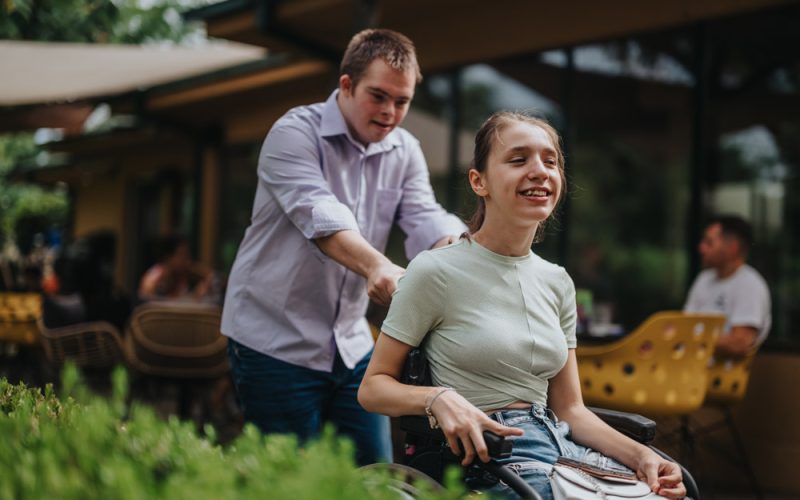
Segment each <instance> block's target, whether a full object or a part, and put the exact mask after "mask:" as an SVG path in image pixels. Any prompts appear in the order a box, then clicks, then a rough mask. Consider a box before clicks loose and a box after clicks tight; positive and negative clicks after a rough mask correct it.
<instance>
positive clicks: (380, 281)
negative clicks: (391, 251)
mask: <svg viewBox="0 0 800 500" xmlns="http://www.w3.org/2000/svg"><path fill="white" fill-rule="evenodd" d="M405 272H406V270H405V269H403V268H402V267H400V266H398V265H395V264H393V263H392V262H391V261H389V259H385V261H384V262H381V263H379V264H378V265H377V266H375V267H373V268H372V269H370V271H369V273H368V274H367V295H369V298H370V299H372V301H373V302H376V303H378V304H380V305H382V306H388V305H389V303H390V302H391V301H392V294H393V293H394V291H395V290H396V289H397V280H399V279H400V276H402V275H403V274H404V273H405Z"/></svg>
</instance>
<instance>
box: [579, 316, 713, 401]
mask: <svg viewBox="0 0 800 500" xmlns="http://www.w3.org/2000/svg"><path fill="white" fill-rule="evenodd" d="M724 323H725V317H724V316H722V315H709V314H684V313H682V312H659V313H656V314H654V315H652V316H650V317H649V318H648V319H647V320H646V321H645V322H644V323H642V325H641V326H639V328H637V329H636V330H635V331H633V332H632V333H631V334H629V335H627V336H625V337H624V338H622V339H620V340H617V341H615V342H611V343H609V344H604V345H599V346H580V345H579V346H578V350H577V357H578V371H579V374H580V380H581V387H582V392H583V399H584V401H586V403H587V404H589V405H591V406H599V407H601V408H611V409H615V410H621V411H627V412H633V413H640V414H642V415H646V416H659V415H675V416H677V415H688V414H689V413H691V412H693V411H695V410H697V409H698V408H699V407H700V406H701V405H702V404H703V400H704V399H705V395H706V387H707V380H708V378H707V377H708V374H707V365H708V360H709V358H710V357H711V355H712V353H713V350H714V344H715V342H716V339H717V337H718V336H719V335H720V333H721V332H722V328H723V325H724Z"/></svg>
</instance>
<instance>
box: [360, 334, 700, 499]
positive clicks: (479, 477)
mask: <svg viewBox="0 0 800 500" xmlns="http://www.w3.org/2000/svg"><path fill="white" fill-rule="evenodd" d="M401 381H402V382H403V383H405V384H409V385H418V386H430V385H432V382H431V379H430V370H429V367H428V363H427V360H426V359H425V356H424V353H423V352H422V350H420V349H419V348H417V349H412V350H411V352H410V353H409V354H408V357H407V358H406V362H405V366H404V367H403V375H402V377H401ZM590 410H591V411H593V412H594V413H595V414H596V415H597V416H598V417H600V418H601V419H602V420H603V421H605V422H606V423H607V424H609V425H610V426H611V427H613V428H614V429H616V430H618V431H619V432H621V433H622V434H625V435H626V436H628V437H630V438H632V439H634V440H635V441H638V442H640V443H642V444H645V445H648V446H650V445H649V443H650V442H651V441H652V440H653V439H654V438H655V434H656V423H655V422H653V421H652V420H650V419H648V418H646V417H643V416H641V415H637V414H633V413H625V412H619V411H614V410H605V409H599V408H590ZM398 424H399V428H400V429H401V430H402V431H405V433H406V439H405V450H404V452H405V454H404V463H403V464H375V465H372V466H367V467H375V468H388V469H389V470H391V471H394V472H395V473H396V477H397V476H399V477H400V479H398V481H397V483H396V485H395V486H396V487H397V489H398V491H399V492H400V493H401V494H402V496H404V497H406V498H414V497H415V496H416V493H417V490H416V488H415V487H414V486H413V483H414V482H415V481H422V482H424V483H427V484H428V485H430V487H431V488H432V489H433V490H436V489H441V488H442V486H441V482H442V479H443V476H444V472H445V469H446V468H448V467H449V466H453V465H455V466H459V467H460V466H461V465H460V462H461V461H460V459H459V458H458V457H457V456H456V455H455V454H453V453H452V452H451V450H450V448H449V447H448V446H447V440H446V439H445V436H444V433H443V432H442V431H441V430H440V429H431V428H430V426H429V424H428V420H427V418H426V417H423V416H403V417H400V418H399V421H398ZM483 436H484V439H485V440H486V445H487V448H488V449H489V456H490V457H491V459H490V460H489V462H487V463H483V462H481V461H480V460H478V459H476V460H475V461H474V462H473V463H472V464H471V465H469V466H467V467H465V468H464V474H463V478H464V481H465V482H466V485H467V488H468V489H474V488H478V489H481V488H482V487H483V488H485V487H488V486H490V485H491V484H492V483H493V482H494V483H496V482H497V481H498V480H499V481H502V482H504V483H505V484H506V485H508V487H509V488H510V489H511V490H512V491H513V492H514V493H516V494H517V495H519V497H520V498H524V499H539V498H540V496H539V494H538V493H537V492H536V491H535V490H534V489H533V488H532V487H531V486H530V485H529V484H528V483H526V482H525V481H523V480H522V479H521V478H520V476H519V475H517V473H516V472H514V470H513V469H511V468H510V467H507V466H504V465H502V464H500V463H499V462H498V461H497V459H498V458H505V457H509V456H511V452H512V449H513V441H512V440H507V439H505V438H503V437H502V436H498V435H496V434H494V433H491V432H489V431H484V433H483ZM650 448H651V449H652V450H653V451H655V452H656V453H658V454H659V455H661V456H662V457H664V458H665V459H667V460H670V461H672V462H675V460H673V459H672V458H670V457H669V456H668V455H666V454H665V453H663V452H661V451H660V450H658V449H656V448H653V447H652V446H650ZM679 465H680V464H679ZM680 467H681V471H682V472H683V482H684V485H685V486H686V491H687V498H692V499H695V500H697V499H698V498H699V491H698V488H697V483H696V482H695V480H694V478H693V477H692V475H691V474H690V473H689V471H687V470H686V469H685V468H684V467H683V466H682V465H681V466H680ZM397 473H399V474H397Z"/></svg>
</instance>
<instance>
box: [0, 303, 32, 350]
mask: <svg viewBox="0 0 800 500" xmlns="http://www.w3.org/2000/svg"><path fill="white" fill-rule="evenodd" d="M41 315H42V297H41V296H40V295H39V294H38V293H13V292H4V293H0V342H2V343H6V344H15V345H19V344H21V345H36V344H38V343H39V328H38V327H37V326H36V321H37V319H39V318H40V317H41Z"/></svg>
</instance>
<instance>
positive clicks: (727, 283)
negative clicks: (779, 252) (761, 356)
mask: <svg viewBox="0 0 800 500" xmlns="http://www.w3.org/2000/svg"><path fill="white" fill-rule="evenodd" d="M752 244H753V230H752V228H751V227H750V224H748V223H747V222H746V221H745V220H744V219H742V218H741V217H738V216H734V215H720V216H717V217H714V218H713V219H711V221H710V222H709V223H708V224H707V225H706V229H705V232H704V233H703V239H702V240H701V241H700V245H699V246H698V250H699V252H700V256H701V257H702V259H703V267H705V268H706V269H705V270H703V271H702V272H701V273H700V274H699V275H698V276H697V278H696V279H695V281H694V283H693V284H692V287H691V289H690V290H689V296H688V298H687V300H686V305H685V306H684V308H683V310H684V311H686V312H698V313H722V314H724V315H725V317H726V320H725V331H724V332H723V334H722V335H721V336H720V337H719V339H718V340H717V346H716V349H715V354H716V355H718V356H729V357H743V356H746V355H747V354H749V353H750V352H752V350H754V349H757V348H758V346H759V345H761V343H762V342H763V341H764V339H766V338H767V334H768V333H769V328H770V325H771V324H772V312H771V311H772V305H771V302H770V295H769V287H768V286H767V282H766V281H764V278H763V277H761V275H760V274H759V273H758V271H756V270H755V269H753V268H752V267H751V266H750V265H748V264H747V262H746V261H747V253H748V251H749V250H750V246H751V245H752Z"/></svg>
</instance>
